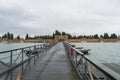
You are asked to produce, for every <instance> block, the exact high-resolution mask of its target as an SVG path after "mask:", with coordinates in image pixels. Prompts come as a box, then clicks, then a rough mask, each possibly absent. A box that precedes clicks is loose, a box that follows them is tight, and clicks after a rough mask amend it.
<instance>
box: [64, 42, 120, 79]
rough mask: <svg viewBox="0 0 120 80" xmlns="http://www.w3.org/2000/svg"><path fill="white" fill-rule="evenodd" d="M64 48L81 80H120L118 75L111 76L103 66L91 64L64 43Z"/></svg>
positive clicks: (90, 61)
mask: <svg viewBox="0 0 120 80" xmlns="http://www.w3.org/2000/svg"><path fill="white" fill-rule="evenodd" d="M64 46H65V49H66V53H67V55H68V56H69V58H70V60H71V61H72V63H73V65H74V67H75V69H76V71H77V73H78V75H79V77H80V78H81V79H82V80H120V78H118V77H120V76H119V75H117V76H114V75H112V73H109V72H108V71H107V70H105V66H101V65H99V64H97V63H95V62H93V61H92V60H90V59H89V58H87V57H86V56H84V54H83V53H82V52H80V51H79V50H77V49H75V48H74V47H72V46H71V45H70V44H69V43H64ZM106 69H107V68H106Z"/></svg>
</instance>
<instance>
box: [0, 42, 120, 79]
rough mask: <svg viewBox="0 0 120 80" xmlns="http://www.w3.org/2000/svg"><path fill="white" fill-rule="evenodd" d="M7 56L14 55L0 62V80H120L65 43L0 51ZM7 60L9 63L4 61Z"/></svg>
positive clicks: (117, 76)
mask: <svg viewBox="0 0 120 80" xmlns="http://www.w3.org/2000/svg"><path fill="white" fill-rule="evenodd" d="M27 51H29V52H30V51H32V52H30V53H28V52H27ZM15 52H19V54H18V53H16V54H15ZM26 52H27V56H26ZM3 53H4V54H7V55H8V54H10V56H8V57H5V58H2V59H0V70H1V71H0V80H119V79H120V78H119V75H118V74H116V73H114V72H112V73H114V74H116V75H113V74H111V73H108V72H107V71H106V70H105V69H106V68H105V69H104V68H103V66H102V67H101V65H97V64H96V63H93V62H92V61H90V60H89V59H88V58H86V57H85V56H84V55H83V54H82V52H80V51H78V50H77V49H75V48H73V47H72V46H70V45H69V44H67V43H63V42H59V43H54V44H50V45H44V44H43V45H38V46H31V47H26V48H20V49H15V50H10V51H5V52H0V54H1V55H2V54H3ZM77 54H79V57H78V56H77ZM15 56H16V58H15ZM25 56H26V57H25ZM4 59H7V60H8V59H9V61H7V62H4V61H5V60H4Z"/></svg>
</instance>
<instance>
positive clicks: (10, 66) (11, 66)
mask: <svg viewBox="0 0 120 80" xmlns="http://www.w3.org/2000/svg"><path fill="white" fill-rule="evenodd" d="M12 53H13V52H12V51H11V52H10V67H12V62H13V60H12V58H13V56H12Z"/></svg>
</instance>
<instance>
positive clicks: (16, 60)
mask: <svg viewBox="0 0 120 80" xmlns="http://www.w3.org/2000/svg"><path fill="white" fill-rule="evenodd" d="M55 44H56V43H49V45H48V44H40V45H34V46H29V47H24V48H18V49H13V50H8V51H2V52H0V55H3V54H5V55H6V56H7V57H6V56H4V57H3V58H1V59H0V63H1V65H0V68H3V71H0V79H1V78H2V79H3V78H4V79H3V80H7V79H9V80H13V77H14V78H15V76H13V71H14V70H15V69H16V68H18V67H22V72H23V71H24V66H25V65H26V64H29V67H30V65H31V64H30V63H31V62H33V63H34V64H35V63H36V60H37V58H39V56H42V55H44V54H46V51H47V50H49V49H50V48H51V47H52V46H53V45H55ZM18 50H19V51H20V52H19V53H17V51H18ZM5 60H7V62H5ZM25 63H26V64H25ZM2 66H4V67H2ZM5 66H6V67H5ZM14 75H16V74H14Z"/></svg>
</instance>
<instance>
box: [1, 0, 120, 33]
mask: <svg viewBox="0 0 120 80" xmlns="http://www.w3.org/2000/svg"><path fill="white" fill-rule="evenodd" d="M119 3H120V1H119V0H114V1H113V0H74V1H73V0H59V1H57V0H34V1H33V0H20V1H17V0H10V1H9V0H1V1H0V26H1V27H0V32H1V33H0V34H2V33H5V32H12V33H15V34H26V33H29V34H31V35H36V34H52V32H54V31H55V30H56V29H58V30H60V31H65V32H68V33H71V34H75V35H78V34H94V33H98V34H101V33H104V32H109V33H113V32H114V33H117V34H119V32H120V29H119V25H120V23H119V21H120V5H119Z"/></svg>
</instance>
